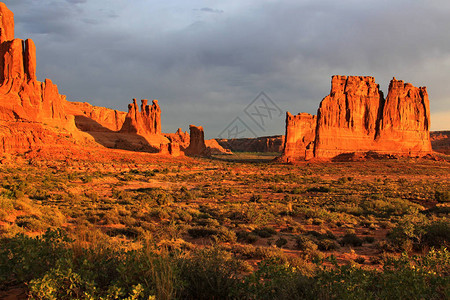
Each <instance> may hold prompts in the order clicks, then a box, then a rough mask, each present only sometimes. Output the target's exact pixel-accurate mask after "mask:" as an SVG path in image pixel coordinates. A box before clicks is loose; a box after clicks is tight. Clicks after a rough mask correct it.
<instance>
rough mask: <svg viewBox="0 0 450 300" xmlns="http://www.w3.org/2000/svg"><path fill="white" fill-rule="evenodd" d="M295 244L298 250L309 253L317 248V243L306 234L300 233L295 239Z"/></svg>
mask: <svg viewBox="0 0 450 300" xmlns="http://www.w3.org/2000/svg"><path fill="white" fill-rule="evenodd" d="M295 245H296V247H297V249H298V250H302V251H305V252H306V253H311V252H314V251H316V250H317V248H318V247H317V244H316V243H315V242H314V241H313V240H312V239H311V238H309V237H308V236H304V235H300V236H298V237H297V238H296V240H295Z"/></svg>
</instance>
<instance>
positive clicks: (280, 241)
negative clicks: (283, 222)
mask: <svg viewBox="0 0 450 300" xmlns="http://www.w3.org/2000/svg"><path fill="white" fill-rule="evenodd" d="M287 242H288V241H287V240H286V239H285V238H283V237H279V238H278V239H277V240H276V241H275V245H276V246H277V247H278V248H283V246H284V245H286V244H287Z"/></svg>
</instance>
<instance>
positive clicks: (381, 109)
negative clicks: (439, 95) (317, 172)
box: [282, 76, 431, 160]
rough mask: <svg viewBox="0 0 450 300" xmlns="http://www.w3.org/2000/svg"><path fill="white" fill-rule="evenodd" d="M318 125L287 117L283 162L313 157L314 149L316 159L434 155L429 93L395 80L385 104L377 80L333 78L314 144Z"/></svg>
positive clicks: (307, 119) (306, 118)
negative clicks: (351, 155)
mask: <svg viewBox="0 0 450 300" xmlns="http://www.w3.org/2000/svg"><path fill="white" fill-rule="evenodd" d="M314 120H315V117H314V116H311V115H305V114H299V115H297V116H292V115H291V114H289V113H288V114H287V116H286V143H285V149H284V152H283V156H282V157H283V158H284V159H285V160H296V159H302V158H306V159H308V158H310V157H312V155H311V154H310V153H311V152H310V149H311V148H312V144H314V147H313V149H314V157H317V158H333V157H336V156H338V155H340V154H343V153H364V152H369V151H373V152H377V153H382V154H394V155H406V156H423V155H426V154H428V153H430V152H431V143H430V134H429V125H430V110H429V100H428V94H427V91H426V88H425V87H419V88H416V87H414V86H413V85H412V84H410V83H404V82H403V81H401V80H396V79H395V78H394V79H392V81H391V83H390V85H389V92H388V96H387V98H386V100H385V99H384V97H383V93H382V92H381V91H380V89H379V85H378V84H376V83H375V79H374V78H373V77H369V76H333V77H332V80H331V91H330V94H329V95H328V96H326V97H325V98H324V99H323V100H322V102H321V103H320V107H319V109H318V112H317V122H316V124H317V125H316V128H315V138H314V139H311V134H312V132H314V129H313V127H314V125H313V124H314ZM305 144H306V145H305ZM308 145H309V146H308ZM305 148H306V151H305ZM304 153H305V154H304Z"/></svg>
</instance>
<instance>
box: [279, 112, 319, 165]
mask: <svg viewBox="0 0 450 300" xmlns="http://www.w3.org/2000/svg"><path fill="white" fill-rule="evenodd" d="M316 125H317V117H316V116H314V115H310V114H308V113H299V114H298V115H296V116H294V115H292V114H291V113H289V112H287V113H286V137H285V142H284V150H283V155H282V159H283V160H286V161H290V160H299V159H310V158H312V157H313V155H314V152H313V151H314V140H315V137H316Z"/></svg>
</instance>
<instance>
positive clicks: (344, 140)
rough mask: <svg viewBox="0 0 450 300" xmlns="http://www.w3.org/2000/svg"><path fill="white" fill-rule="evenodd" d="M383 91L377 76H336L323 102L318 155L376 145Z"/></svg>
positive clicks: (316, 144) (318, 136) (317, 130)
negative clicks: (376, 78) (376, 81)
mask: <svg viewBox="0 0 450 300" xmlns="http://www.w3.org/2000/svg"><path fill="white" fill-rule="evenodd" d="M382 105H383V93H382V92H381V91H380V89H379V86H378V84H376V83H375V78H373V77H369V76H364V77H363V76H348V77H347V76H333V77H332V81H331V92H330V95H328V96H327V97H325V98H324V99H323V100H322V102H321V103H320V107H319V110H318V113H317V118H318V120H317V129H316V140H315V148H314V155H315V156H316V157H321V158H330V157H335V156H337V155H339V154H341V153H346V152H366V151H371V150H374V149H375V145H374V140H375V135H376V128H377V121H378V118H379V114H380V108H381V107H382Z"/></svg>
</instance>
